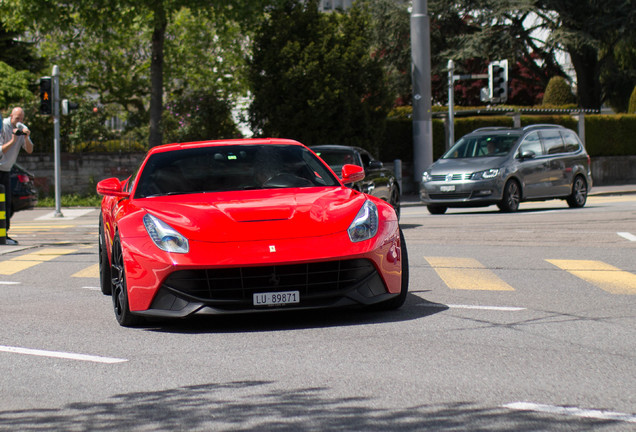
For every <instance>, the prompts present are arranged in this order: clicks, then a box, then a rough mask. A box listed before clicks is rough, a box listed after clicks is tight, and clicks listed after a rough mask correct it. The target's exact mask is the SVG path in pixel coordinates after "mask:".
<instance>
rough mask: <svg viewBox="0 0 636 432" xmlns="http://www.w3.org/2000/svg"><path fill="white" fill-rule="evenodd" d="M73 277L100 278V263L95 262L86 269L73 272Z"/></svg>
mask: <svg viewBox="0 0 636 432" xmlns="http://www.w3.org/2000/svg"><path fill="white" fill-rule="evenodd" d="M72 277H78V278H98V277H99V264H94V265H92V266H90V267H86V268H85V269H84V270H80V271H78V272H77V273H75V274H73V275H72Z"/></svg>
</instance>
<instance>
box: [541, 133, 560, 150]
mask: <svg viewBox="0 0 636 432" xmlns="http://www.w3.org/2000/svg"><path fill="white" fill-rule="evenodd" d="M541 138H542V139H543V146H544V147H545V152H546V154H549V155H550V154H556V153H564V152H565V145H564V144H563V139H562V138H561V134H560V133H559V131H558V130H548V131H541Z"/></svg>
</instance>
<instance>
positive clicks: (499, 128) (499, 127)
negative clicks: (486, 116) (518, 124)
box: [473, 126, 512, 132]
mask: <svg viewBox="0 0 636 432" xmlns="http://www.w3.org/2000/svg"><path fill="white" fill-rule="evenodd" d="M511 129H512V128H509V127H506V126H487V127H482V128H479V129H475V130H474V131H473V132H483V131H495V130H511Z"/></svg>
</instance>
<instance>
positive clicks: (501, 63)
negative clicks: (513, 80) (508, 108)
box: [488, 60, 508, 103]
mask: <svg viewBox="0 0 636 432" xmlns="http://www.w3.org/2000/svg"><path fill="white" fill-rule="evenodd" d="M488 96H489V97H490V101H491V102H495V103H497V102H498V103H503V102H506V101H507V100H508V60H498V61H494V62H492V63H490V64H489V65H488Z"/></svg>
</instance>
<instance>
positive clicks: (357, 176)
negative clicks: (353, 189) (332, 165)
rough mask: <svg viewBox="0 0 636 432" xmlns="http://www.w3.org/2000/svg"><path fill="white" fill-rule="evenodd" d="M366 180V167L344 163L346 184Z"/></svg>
mask: <svg viewBox="0 0 636 432" xmlns="http://www.w3.org/2000/svg"><path fill="white" fill-rule="evenodd" d="M361 180H364V168H362V167H360V166H358V165H351V164H347V165H343V166H342V182H343V183H345V184H348V183H355V182H358V181H361Z"/></svg>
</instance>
